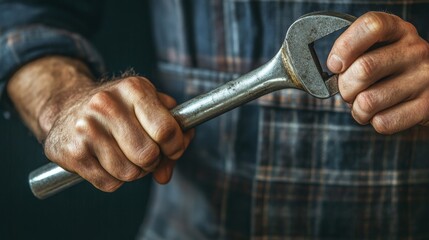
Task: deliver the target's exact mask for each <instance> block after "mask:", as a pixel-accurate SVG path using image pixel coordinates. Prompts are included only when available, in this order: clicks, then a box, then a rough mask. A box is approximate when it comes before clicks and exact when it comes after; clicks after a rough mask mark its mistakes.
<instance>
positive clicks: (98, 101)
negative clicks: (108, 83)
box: [89, 90, 113, 110]
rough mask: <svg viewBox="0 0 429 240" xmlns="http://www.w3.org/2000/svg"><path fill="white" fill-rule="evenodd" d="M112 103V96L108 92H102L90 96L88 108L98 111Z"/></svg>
mask: <svg viewBox="0 0 429 240" xmlns="http://www.w3.org/2000/svg"><path fill="white" fill-rule="evenodd" d="M112 101H113V98H112V95H111V94H110V93H109V92H108V91H106V90H102V91H99V92H97V93H95V94H94V95H92V96H91V98H90V100H89V106H90V107H91V108H92V109H95V110H99V109H103V108H105V107H106V106H109V104H110V103H112Z"/></svg>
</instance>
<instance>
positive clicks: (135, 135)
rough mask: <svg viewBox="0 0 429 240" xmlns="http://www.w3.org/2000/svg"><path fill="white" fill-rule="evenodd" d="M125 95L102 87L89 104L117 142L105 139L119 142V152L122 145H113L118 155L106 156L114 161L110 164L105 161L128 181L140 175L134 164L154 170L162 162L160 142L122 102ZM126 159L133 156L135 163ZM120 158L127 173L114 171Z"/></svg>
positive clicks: (93, 112) (115, 174)
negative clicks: (154, 140) (150, 134)
mask: <svg viewBox="0 0 429 240" xmlns="http://www.w3.org/2000/svg"><path fill="white" fill-rule="evenodd" d="M122 99H126V97H124V96H116V95H115V94H114V93H111V92H109V91H100V92H98V93H96V94H94V96H92V98H91V100H90V102H89V108H90V109H91V114H92V115H93V116H94V117H95V118H97V119H98V121H100V122H101V123H102V125H103V127H104V128H105V129H106V131H107V132H108V133H109V134H111V135H112V138H113V139H114V140H115V141H116V143H114V142H111V141H110V142H109V141H108V140H106V139H105V141H106V142H108V144H111V145H112V146H119V148H120V152H122V153H121V154H120V155H118V154H119V149H111V151H114V152H112V153H111V154H115V152H116V154H115V156H116V157H118V159H117V160H113V159H112V157H108V156H106V157H105V158H106V159H109V160H112V161H113V162H112V164H114V165H113V166H110V165H109V164H108V162H103V164H105V165H106V167H108V169H109V170H110V171H111V172H112V174H114V176H116V177H119V179H121V180H124V181H129V180H133V178H134V179H135V176H136V175H137V170H136V169H133V167H132V165H133V164H135V165H136V166H139V167H140V168H141V169H143V170H145V171H152V170H153V169H154V168H155V167H156V166H157V164H158V162H159V154H160V150H159V147H158V145H157V144H156V143H154V142H153V141H152V139H151V138H150V137H149V136H148V134H147V133H146V132H145V131H144V129H143V128H142V127H141V125H140V123H139V122H138V120H137V119H136V116H135V115H134V112H133V111H131V109H132V107H130V106H127V105H126V104H125V103H123V100H122ZM100 134H102V133H100ZM94 139H96V138H94ZM103 159H104V158H103ZM125 159H128V160H130V161H131V162H132V163H133V164H131V162H130V163H125V162H126V160H125ZM117 161H121V162H123V163H122V165H123V167H124V168H125V169H128V170H129V173H128V174H125V173H124V172H118V171H119V170H116V172H115V170H114V169H116V167H119V165H118V164H119V163H118V162H117ZM125 164H126V165H125ZM120 169H122V168H120ZM132 169H133V170H132ZM110 171H109V172H110ZM140 171H141V170H140Z"/></svg>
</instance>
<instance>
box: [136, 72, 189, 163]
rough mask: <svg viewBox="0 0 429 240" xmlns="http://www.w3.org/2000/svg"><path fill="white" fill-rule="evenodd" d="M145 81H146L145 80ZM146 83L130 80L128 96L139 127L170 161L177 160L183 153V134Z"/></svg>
mask: <svg viewBox="0 0 429 240" xmlns="http://www.w3.org/2000/svg"><path fill="white" fill-rule="evenodd" d="M146 81H147V80H146ZM146 81H141V80H140V81H136V80H133V79H132V80H131V83H129V85H130V86H129V88H130V92H132V94H130V95H129V97H130V98H132V100H131V101H132V102H134V103H135V104H134V112H135V114H136V117H137V119H138V121H139V122H140V125H141V126H142V127H143V128H144V130H145V132H146V133H147V134H148V135H149V136H150V138H151V139H152V140H153V141H154V142H156V143H157V144H158V146H159V147H160V149H161V152H162V153H163V154H164V155H165V156H167V157H168V158H170V159H177V158H179V157H180V156H181V155H182V154H183V151H184V149H185V148H184V142H183V133H182V130H181V129H180V127H179V125H178V123H177V122H176V120H175V119H174V118H173V116H172V115H171V113H170V111H169V110H168V109H167V108H166V107H165V106H164V105H163V104H162V102H161V100H160V99H159V98H158V95H157V94H156V92H155V90H154V89H153V88H151V87H150V86H148V84H147V83H146Z"/></svg>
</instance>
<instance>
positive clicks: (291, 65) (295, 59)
mask: <svg viewBox="0 0 429 240" xmlns="http://www.w3.org/2000/svg"><path fill="white" fill-rule="evenodd" d="M355 19H356V18H355V17H353V16H350V15H347V14H342V13H336V12H315V13H311V14H307V15H304V16H302V17H301V18H299V19H298V20H296V21H295V22H294V23H293V24H292V25H291V26H290V28H289V29H288V31H287V33H286V39H285V41H284V43H283V46H282V49H283V59H284V62H285V64H287V65H288V66H287V69H288V71H289V73H290V74H291V77H292V79H294V81H295V84H297V85H298V86H299V87H301V88H303V90H304V91H306V92H308V93H309V94H311V95H312V96H314V97H317V98H328V97H330V96H332V95H334V94H335V93H337V92H338V85H337V76H335V75H334V76H330V77H329V76H328V77H327V76H324V75H325V74H323V72H322V68H321V67H320V66H321V65H320V62H319V59H318V58H317V56H316V54H315V50H314V48H313V44H314V42H315V41H316V40H318V39H320V38H323V37H325V36H327V35H329V34H331V33H333V32H336V31H338V30H340V29H342V28H344V27H347V26H349V25H350V24H351V23H352V22H353V21H354V20H355Z"/></svg>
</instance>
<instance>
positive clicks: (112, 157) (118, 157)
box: [93, 134, 147, 182]
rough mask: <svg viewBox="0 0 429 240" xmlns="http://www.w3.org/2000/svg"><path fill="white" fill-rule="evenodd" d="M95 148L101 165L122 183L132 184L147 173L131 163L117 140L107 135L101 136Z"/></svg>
mask: <svg viewBox="0 0 429 240" xmlns="http://www.w3.org/2000/svg"><path fill="white" fill-rule="evenodd" d="M93 148H94V150H93V151H94V153H95V155H96V156H97V158H98V161H99V162H100V165H101V166H102V167H103V168H104V169H105V170H106V171H107V172H108V173H109V174H110V175H112V176H113V177H115V178H117V179H119V180H121V181H125V182H130V181H133V180H136V179H138V178H140V177H142V173H147V171H145V170H143V169H142V168H140V167H139V166H137V165H135V164H133V163H132V162H131V161H129V160H128V158H127V157H126V156H125V155H124V153H123V152H122V150H121V149H120V147H119V146H118V144H117V143H116V141H115V139H114V138H112V137H111V136H108V135H107V134H103V135H102V134H100V135H99V137H98V139H97V142H96V143H94V145H93Z"/></svg>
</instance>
